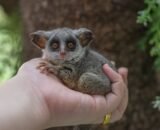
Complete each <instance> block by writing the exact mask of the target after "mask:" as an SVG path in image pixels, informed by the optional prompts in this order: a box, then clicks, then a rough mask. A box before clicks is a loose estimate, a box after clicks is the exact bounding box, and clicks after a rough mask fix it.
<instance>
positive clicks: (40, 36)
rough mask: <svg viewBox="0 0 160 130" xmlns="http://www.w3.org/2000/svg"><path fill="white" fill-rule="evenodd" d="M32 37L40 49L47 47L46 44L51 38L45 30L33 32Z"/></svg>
mask: <svg viewBox="0 0 160 130" xmlns="http://www.w3.org/2000/svg"><path fill="white" fill-rule="evenodd" d="M30 37H31V41H32V42H33V44H34V45H35V46H36V47H38V48H40V49H44V48H45V44H46V42H47V40H48V38H49V36H48V35H47V33H46V32H45V31H37V32H33V33H31V34H30Z"/></svg>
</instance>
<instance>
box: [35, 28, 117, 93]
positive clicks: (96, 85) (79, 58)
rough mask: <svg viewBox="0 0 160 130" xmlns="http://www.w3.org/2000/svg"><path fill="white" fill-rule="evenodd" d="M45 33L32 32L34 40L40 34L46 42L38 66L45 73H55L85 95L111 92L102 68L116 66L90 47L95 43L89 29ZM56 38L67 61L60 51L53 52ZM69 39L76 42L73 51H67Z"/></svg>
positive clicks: (58, 30) (67, 29)
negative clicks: (62, 57)
mask: <svg viewBox="0 0 160 130" xmlns="http://www.w3.org/2000/svg"><path fill="white" fill-rule="evenodd" d="M42 32H43V33H39V31H38V32H35V33H33V34H32V41H33V42H34V41H36V40H34V35H38V34H41V35H40V36H39V38H43V39H44V38H45V39H46V42H45V43H44V44H45V47H44V48H42V50H43V59H45V61H44V62H42V63H41V64H40V66H39V68H40V69H41V70H42V71H43V72H44V70H45V72H46V71H47V72H46V73H47V74H48V73H49V74H51V73H54V74H55V75H56V76H57V77H58V78H60V79H61V80H62V82H63V83H64V84H65V85H67V86H68V87H69V88H71V89H74V90H77V91H80V92H83V93H87V94H100V95H105V94H106V93H108V92H110V91H111V82H110V80H109V78H108V77H107V76H106V75H105V74H104V72H103V69H102V66H103V65H104V64H108V65H109V66H111V67H112V68H114V69H115V67H114V65H113V64H112V63H111V62H110V61H109V60H107V59H106V58H105V57H104V56H102V55H100V54H99V53H97V52H95V51H93V50H91V49H90V48H89V43H90V42H91V41H92V40H93V34H92V32H91V31H90V30H89V29H86V28H80V29H77V30H72V29H69V28H59V29H55V30H52V31H47V32H45V31H42ZM42 34H43V35H42ZM55 37H56V38H57V39H58V41H59V43H60V46H63V49H64V51H66V56H65V58H64V59H60V58H59V51H61V50H58V51H53V50H52V49H50V44H51V42H52V40H53V39H54V38H55ZM70 37H72V39H74V40H75V42H76V48H75V50H74V51H67V50H66V48H65V46H66V39H68V38H70ZM37 41H38V40H37ZM35 44H36V45H38V44H37V43H35Z"/></svg>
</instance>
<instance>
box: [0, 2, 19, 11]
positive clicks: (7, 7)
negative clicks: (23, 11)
mask: <svg viewBox="0 0 160 130" xmlns="http://www.w3.org/2000/svg"><path fill="white" fill-rule="evenodd" d="M18 2H19V0H1V1H0V5H1V6H2V7H3V8H4V10H5V11H6V12H7V13H13V12H12V11H13V10H15V9H17V6H18Z"/></svg>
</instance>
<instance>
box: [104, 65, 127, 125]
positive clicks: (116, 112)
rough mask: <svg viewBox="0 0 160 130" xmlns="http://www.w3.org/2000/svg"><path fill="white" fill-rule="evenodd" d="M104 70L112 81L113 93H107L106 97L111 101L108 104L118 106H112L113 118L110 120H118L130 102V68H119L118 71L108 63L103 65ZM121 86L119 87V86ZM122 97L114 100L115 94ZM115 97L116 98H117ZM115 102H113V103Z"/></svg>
mask: <svg viewBox="0 0 160 130" xmlns="http://www.w3.org/2000/svg"><path fill="white" fill-rule="evenodd" d="M103 69H104V72H105V73H106V74H107V75H108V76H109V78H110V80H111V81H112V93H110V94H108V95H106V98H108V101H110V103H108V104H115V105H116V106H115V107H113V108H115V109H113V108H110V113H111V120H110V122H115V121H118V120H120V119H121V118H122V116H123V114H124V112H125V110H126V107H127V104H128V88H127V86H128V79H127V77H128V69H127V68H124V67H122V68H119V69H118V73H119V74H118V73H116V72H115V71H113V70H112V69H111V68H110V67H109V66H108V65H104V66H103ZM118 87H119V88H118ZM114 94H115V96H117V97H120V99H119V100H116V99H115V101H117V103H116V102H114V101H112V100H113V97H112V96H113V95H114ZM117 97H115V98H117ZM112 102H113V103H112Z"/></svg>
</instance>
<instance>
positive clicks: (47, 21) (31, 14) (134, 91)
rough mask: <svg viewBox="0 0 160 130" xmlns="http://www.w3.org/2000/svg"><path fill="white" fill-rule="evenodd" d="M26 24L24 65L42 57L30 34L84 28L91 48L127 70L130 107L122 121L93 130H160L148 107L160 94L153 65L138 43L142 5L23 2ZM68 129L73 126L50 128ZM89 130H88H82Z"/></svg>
mask: <svg viewBox="0 0 160 130" xmlns="http://www.w3.org/2000/svg"><path fill="white" fill-rule="evenodd" d="M20 5H21V12H22V16H23V22H24V53H23V56H24V61H26V60H29V59H31V58H33V57H37V56H39V55H40V51H38V50H37V49H36V48H35V47H33V45H32V44H31V42H30V41H29V37H28V34H29V33H31V32H33V31H36V30H41V29H45V30H47V29H53V28H57V27H71V28H79V27H87V28H89V29H91V30H93V32H94V33H95V36H96V42H95V44H94V45H92V46H93V48H96V49H97V50H98V51H100V52H101V53H103V54H104V55H105V56H106V57H108V58H109V59H111V60H114V61H115V62H116V65H117V67H119V66H125V67H128V69H129V105H128V108H127V111H126V113H125V115H124V117H123V119H122V120H121V121H119V122H118V123H114V124H111V125H109V126H108V128H107V127H103V126H97V127H95V129H96V130H100V129H109V130H159V129H160V123H159V122H160V116H159V113H158V111H157V110H155V109H153V107H152V104H151V102H152V101H153V100H154V97H155V95H158V93H160V88H159V87H157V86H158V85H157V80H156V76H155V72H154V71H153V69H152V63H153V60H152V58H151V57H149V55H148V51H146V52H142V51H141V50H140V49H139V48H138V46H137V42H138V40H139V39H140V38H141V37H142V35H143V29H142V27H141V26H140V25H138V24H136V17H137V11H138V10H140V9H142V8H143V1H142V0H94V1H92V0H79V1H78V0H70V1H67V0H66V1H65V0H34V1H33V0H21V2H20ZM61 129H62V130H68V129H72V127H69V128H67V127H65V128H54V130H61ZM82 129H83V130H85V129H88V128H87V126H86V127H83V128H82Z"/></svg>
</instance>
